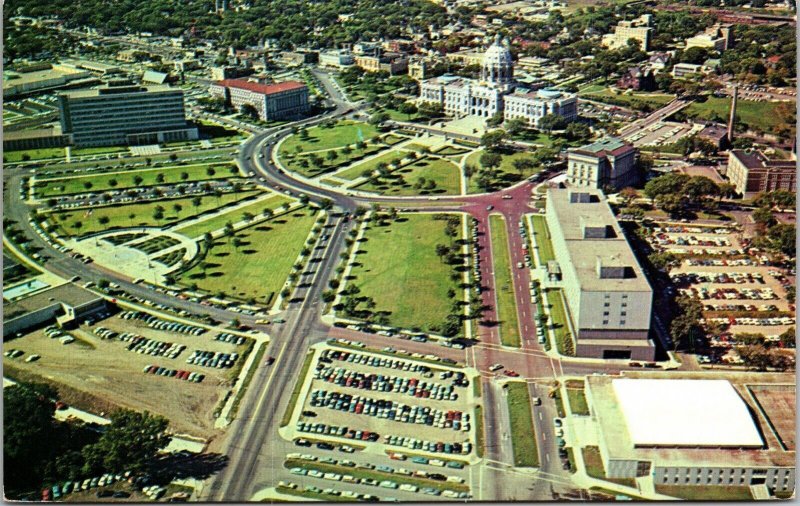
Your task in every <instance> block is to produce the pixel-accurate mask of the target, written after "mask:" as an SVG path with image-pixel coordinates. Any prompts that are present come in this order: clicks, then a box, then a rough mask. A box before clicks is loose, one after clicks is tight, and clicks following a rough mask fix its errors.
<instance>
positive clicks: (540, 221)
mask: <svg viewBox="0 0 800 506" xmlns="http://www.w3.org/2000/svg"><path fill="white" fill-rule="evenodd" d="M531 221H532V222H533V235H534V238H533V240H534V241H535V242H536V247H537V248H538V249H539V258H540V259H541V261H542V263H543V264H545V265H547V262H549V261H550V260H555V259H556V255H555V253H554V252H553V243H552V242H550V230H549V229H548V228H547V221H546V220H545V218H544V216H532V217H531Z"/></svg>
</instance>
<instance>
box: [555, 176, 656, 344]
mask: <svg viewBox="0 0 800 506" xmlns="http://www.w3.org/2000/svg"><path fill="white" fill-rule="evenodd" d="M545 216H546V220H547V225H548V227H549V229H550V234H551V236H552V242H553V250H554V252H555V256H556V261H557V264H558V266H557V269H555V270H557V271H560V272H561V276H562V278H561V279H562V283H563V292H564V297H565V299H566V306H567V310H568V311H567V313H568V315H571V321H572V327H573V328H572V329H570V331H571V332H572V335H573V336H574V337H575V342H576V354H577V356H580V357H593V358H619V359H635V360H653V357H654V356H655V346H654V345H653V342H652V341H651V340H650V339H649V337H648V336H649V332H650V316H651V312H652V304H653V289H652V288H651V287H650V284H649V283H648V281H647V278H645V275H644V272H643V271H642V268H641V267H640V266H639V262H638V261H637V260H636V257H635V255H634V254H633V251H632V250H631V247H630V245H629V244H628V241H627V240H626V239H625V236H624V235H623V233H622V230H621V229H620V227H619V224H618V223H617V220H616V218H614V214H613V213H612V212H611V208H610V207H609V205H608V202H607V201H606V199H605V197H604V196H603V194H602V193H601V192H600V191H597V190H583V189H581V190H578V189H549V190H548V192H547V212H546V214H545ZM548 270H550V267H549V266H548ZM568 318H569V316H568Z"/></svg>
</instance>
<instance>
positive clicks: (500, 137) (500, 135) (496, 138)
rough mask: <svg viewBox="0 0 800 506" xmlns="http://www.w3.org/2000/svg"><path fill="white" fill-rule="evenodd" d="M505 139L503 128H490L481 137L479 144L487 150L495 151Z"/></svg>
mask: <svg viewBox="0 0 800 506" xmlns="http://www.w3.org/2000/svg"><path fill="white" fill-rule="evenodd" d="M505 139H506V131H505V130H501V129H498V130H490V131H488V132H486V133H485V134H483V136H482V137H481V145H482V146H483V147H485V148H486V149H487V150H488V151H497V150H498V149H499V148H500V146H502V145H503V141H505Z"/></svg>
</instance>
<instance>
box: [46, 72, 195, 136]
mask: <svg viewBox="0 0 800 506" xmlns="http://www.w3.org/2000/svg"><path fill="white" fill-rule="evenodd" d="M58 109H59V114H60V117H61V131H62V132H63V133H64V134H65V135H68V136H69V137H70V139H71V143H72V144H73V145H75V146H79V147H83V146H113V145H124V144H132V145H136V144H158V143H163V142H175V141H186V140H194V139H197V138H198V133H197V128H196V127H193V126H191V125H190V124H188V123H187V122H186V112H185V108H184V103H183V90H180V89H176V88H170V87H169V86H130V85H125V86H105V87H102V88H96V89H91V90H83V91H75V92H69V93H61V94H59V95H58Z"/></svg>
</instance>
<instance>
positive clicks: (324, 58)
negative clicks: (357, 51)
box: [319, 49, 356, 69]
mask: <svg viewBox="0 0 800 506" xmlns="http://www.w3.org/2000/svg"><path fill="white" fill-rule="evenodd" d="M355 63H356V59H355V57H354V56H353V53H351V52H350V51H348V50H346V49H332V50H329V51H322V52H320V53H319V64H320V66H322V67H332V68H336V69H342V68H346V67H350V66H352V65H355Z"/></svg>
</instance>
